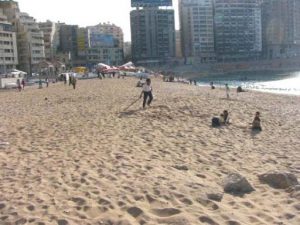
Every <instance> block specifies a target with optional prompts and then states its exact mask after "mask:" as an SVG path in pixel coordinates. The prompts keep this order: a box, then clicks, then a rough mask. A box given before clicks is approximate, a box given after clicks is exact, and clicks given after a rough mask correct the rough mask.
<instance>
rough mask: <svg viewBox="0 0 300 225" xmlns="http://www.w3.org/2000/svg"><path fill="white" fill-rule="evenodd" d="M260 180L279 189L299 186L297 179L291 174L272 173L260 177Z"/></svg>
mask: <svg viewBox="0 0 300 225" xmlns="http://www.w3.org/2000/svg"><path fill="white" fill-rule="evenodd" d="M258 178H259V180H260V181H261V182H262V183H266V184H268V185H270V186H271V187H273V188H277V189H286V188H289V187H291V186H295V185H298V184H299V183H298V180H297V177H296V176H295V175H294V174H292V173H289V172H279V171H270V172H267V173H264V174H261V175H258Z"/></svg>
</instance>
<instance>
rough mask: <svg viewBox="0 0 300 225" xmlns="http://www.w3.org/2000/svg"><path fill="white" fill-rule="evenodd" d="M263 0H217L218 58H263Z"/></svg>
mask: <svg viewBox="0 0 300 225" xmlns="http://www.w3.org/2000/svg"><path fill="white" fill-rule="evenodd" d="M260 2H261V1H260V0H234V1H232V0H215V2H214V4H215V5H214V9H215V14H214V25H215V49H216V53H217V58H218V61H240V60H253V59H258V58H260V57H261V52H262V24H261V4H260Z"/></svg>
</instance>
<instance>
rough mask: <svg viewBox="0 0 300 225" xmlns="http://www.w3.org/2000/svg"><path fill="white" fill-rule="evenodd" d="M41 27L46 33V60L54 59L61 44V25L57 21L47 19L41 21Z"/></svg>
mask: <svg viewBox="0 0 300 225" xmlns="http://www.w3.org/2000/svg"><path fill="white" fill-rule="evenodd" d="M39 27H40V29H41V30H42V31H43V33H44V44H45V57H46V60H49V61H52V60H53V59H54V57H55V55H56V53H57V49H58V46H59V26H58V24H57V23H54V22H51V21H46V22H42V23H39Z"/></svg>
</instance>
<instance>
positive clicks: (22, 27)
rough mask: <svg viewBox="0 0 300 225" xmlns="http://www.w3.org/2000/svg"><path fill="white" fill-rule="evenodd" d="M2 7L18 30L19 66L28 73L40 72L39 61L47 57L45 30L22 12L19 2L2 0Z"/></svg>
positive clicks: (0, 6) (0, 3) (15, 29)
mask: <svg viewBox="0 0 300 225" xmlns="http://www.w3.org/2000/svg"><path fill="white" fill-rule="evenodd" d="M0 8H1V9H2V10H3V14H4V15H5V16H6V17H7V19H8V22H10V23H11V24H12V29H13V31H14V32H16V36H17V51H18V63H19V64H18V68H19V69H20V70H23V71H26V72H28V74H31V72H38V63H39V62H40V61H42V60H44V59H45V48H44V35H43V32H42V31H41V30H40V28H39V26H38V24H37V22H36V21H35V19H34V18H33V17H31V16H29V15H28V14H27V13H21V12H20V10H19V6H18V3H17V2H15V1H9V0H7V1H0Z"/></svg>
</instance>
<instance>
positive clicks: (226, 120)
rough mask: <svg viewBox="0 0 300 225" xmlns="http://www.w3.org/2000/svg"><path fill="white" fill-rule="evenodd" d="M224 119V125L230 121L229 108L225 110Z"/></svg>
mask: <svg viewBox="0 0 300 225" xmlns="http://www.w3.org/2000/svg"><path fill="white" fill-rule="evenodd" d="M223 121H224V123H223V124H224V125H226V124H228V123H229V113H228V111H227V110H224V111H223Z"/></svg>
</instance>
